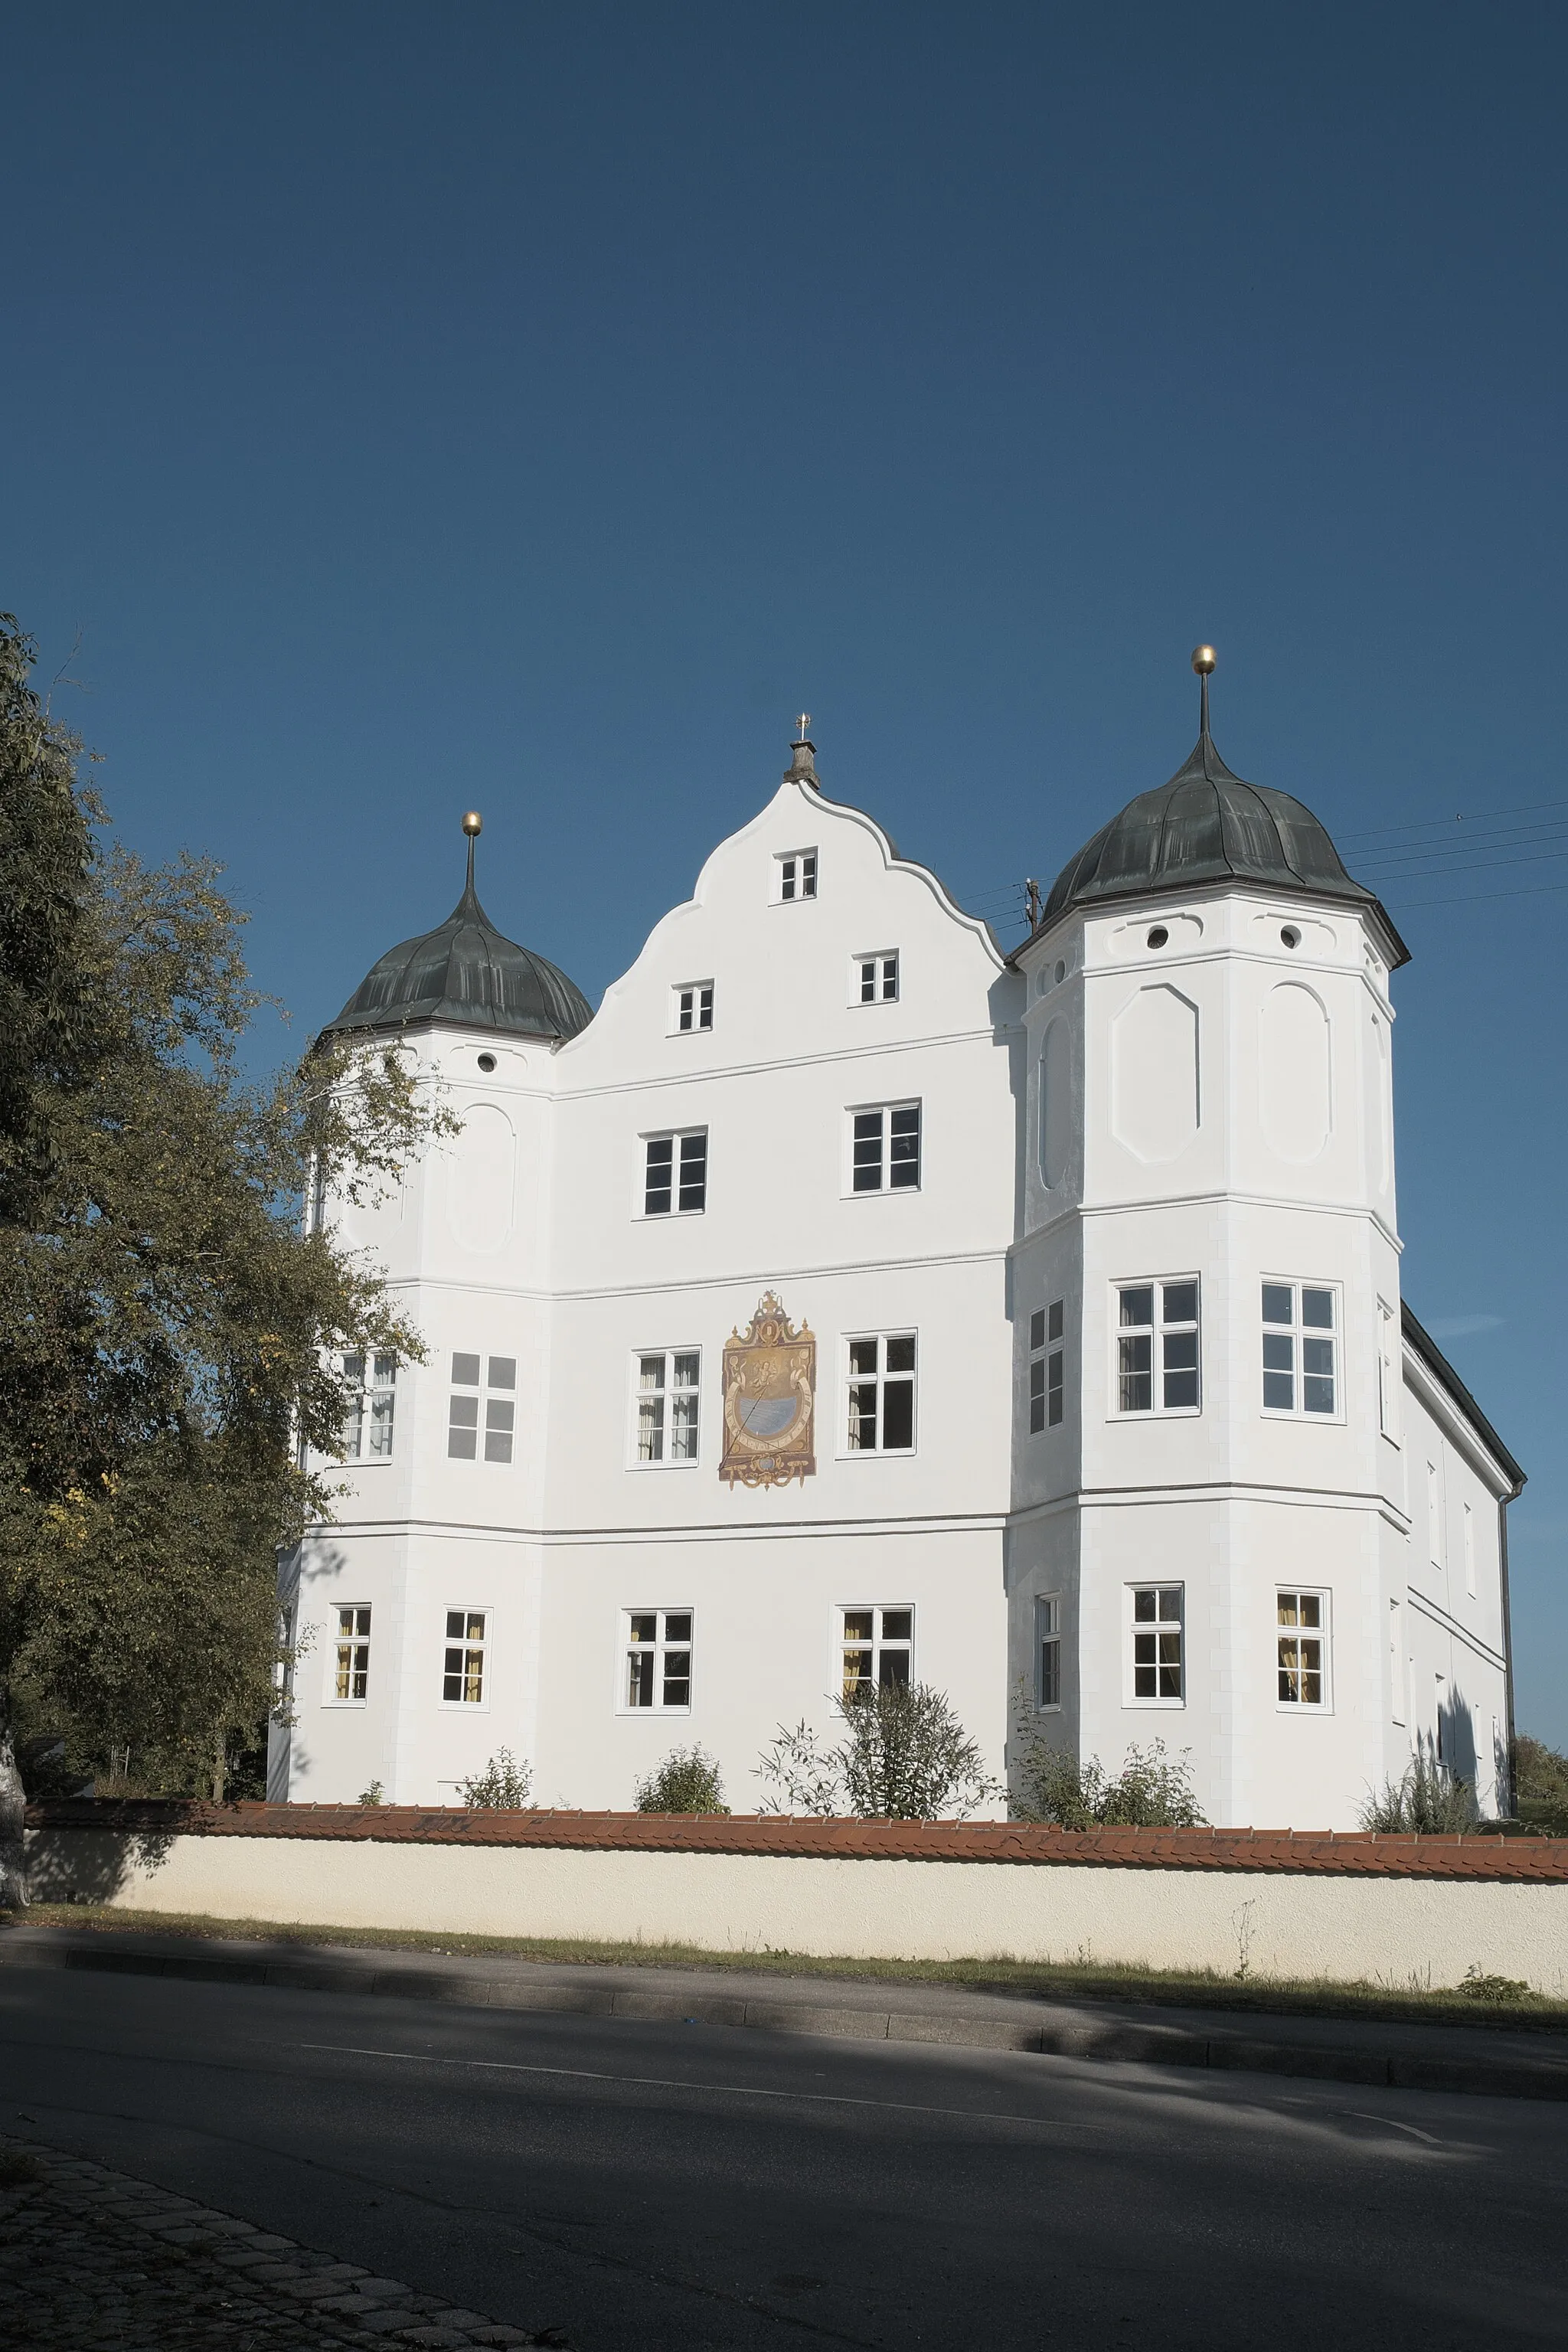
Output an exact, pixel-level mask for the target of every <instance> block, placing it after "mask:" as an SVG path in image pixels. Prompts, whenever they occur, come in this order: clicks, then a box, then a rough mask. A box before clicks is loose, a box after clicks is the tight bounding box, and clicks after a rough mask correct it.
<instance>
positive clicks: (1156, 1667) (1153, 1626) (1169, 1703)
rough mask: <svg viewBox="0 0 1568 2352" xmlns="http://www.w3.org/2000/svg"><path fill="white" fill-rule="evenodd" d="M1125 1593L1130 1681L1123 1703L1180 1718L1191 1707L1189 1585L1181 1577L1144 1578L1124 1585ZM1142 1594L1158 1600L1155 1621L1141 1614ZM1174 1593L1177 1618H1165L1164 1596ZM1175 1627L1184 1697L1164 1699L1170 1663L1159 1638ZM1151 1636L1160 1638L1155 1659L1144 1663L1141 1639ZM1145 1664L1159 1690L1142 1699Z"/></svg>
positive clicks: (1125, 1648)
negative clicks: (1140, 1685)
mask: <svg viewBox="0 0 1568 2352" xmlns="http://www.w3.org/2000/svg"><path fill="white" fill-rule="evenodd" d="M1122 1591H1123V1593H1124V1595H1125V1599H1124V1601H1123V1603H1122V1609H1123V1617H1124V1623H1125V1629H1126V1630H1125V1633H1124V1636H1123V1643H1122V1656H1123V1659H1124V1661H1125V1664H1124V1667H1123V1672H1124V1675H1125V1677H1126V1679H1125V1684H1124V1696H1123V1698H1122V1702H1121V1703H1122V1705H1123V1706H1135V1707H1142V1708H1147V1709H1148V1710H1149V1711H1150V1712H1151V1713H1153V1714H1163V1715H1176V1714H1180V1712H1181V1711H1182V1709H1183V1708H1184V1706H1186V1703H1187V1588H1186V1585H1185V1583H1184V1581H1183V1580H1182V1579H1181V1578H1179V1577H1140V1578H1138V1580H1136V1582H1133V1583H1130V1584H1126V1585H1124V1586H1123V1587H1122ZM1141 1592H1152V1593H1153V1594H1154V1595H1155V1596H1156V1603H1155V1613H1154V1615H1153V1616H1152V1617H1146V1618H1141V1617H1140V1616H1139V1614H1138V1595H1139V1594H1140V1593H1141ZM1169 1593H1174V1594H1175V1596H1176V1614H1175V1615H1174V1616H1173V1617H1171V1616H1162V1615H1161V1614H1160V1610H1161V1607H1162V1606H1163V1596H1164V1595H1166V1594H1169ZM1172 1627H1174V1628H1175V1632H1176V1637H1177V1671H1178V1672H1179V1674H1180V1675H1181V1679H1182V1689H1181V1696H1179V1697H1174V1698H1173V1697H1169V1696H1165V1697H1162V1696H1161V1695H1160V1689H1159V1684H1160V1680H1161V1677H1162V1676H1163V1675H1164V1674H1165V1673H1167V1672H1168V1671H1169V1662H1168V1660H1167V1659H1166V1658H1165V1657H1164V1656H1163V1647H1164V1645H1163V1643H1161V1642H1160V1641H1159V1639H1158V1637H1159V1635H1161V1634H1162V1633H1169V1632H1170V1631H1171V1629H1172ZM1151 1633H1152V1634H1153V1635H1154V1636H1155V1637H1156V1641H1155V1651H1154V1655H1153V1657H1152V1659H1149V1660H1145V1661H1140V1659H1139V1656H1138V1641H1139V1637H1140V1635H1143V1636H1148V1635H1149V1634H1151ZM1141 1664H1142V1665H1143V1666H1144V1668H1145V1670H1148V1669H1150V1668H1152V1672H1153V1674H1154V1679H1155V1687H1154V1690H1153V1693H1152V1695H1149V1696H1141V1695H1140V1693H1139V1689H1138V1674H1139V1669H1140V1665H1141Z"/></svg>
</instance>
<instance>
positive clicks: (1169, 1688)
mask: <svg viewBox="0 0 1568 2352" xmlns="http://www.w3.org/2000/svg"><path fill="white" fill-rule="evenodd" d="M1130 1590H1131V1596H1132V1696H1133V1697H1134V1698H1135V1699H1142V1700H1144V1701H1146V1702H1147V1701H1152V1702H1153V1703H1154V1704H1156V1705H1158V1704H1159V1703H1160V1702H1162V1701H1163V1702H1164V1703H1165V1704H1167V1705H1174V1704H1178V1703H1179V1702H1180V1701H1182V1700H1183V1699H1184V1698H1185V1696H1186V1661H1185V1659H1184V1655H1183V1643H1182V1587H1181V1586H1180V1585H1179V1584H1135V1585H1132V1586H1131V1588H1130Z"/></svg>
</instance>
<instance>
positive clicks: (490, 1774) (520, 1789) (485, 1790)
mask: <svg viewBox="0 0 1568 2352" xmlns="http://www.w3.org/2000/svg"><path fill="white" fill-rule="evenodd" d="M532 1786H533V1771H532V1768H531V1766H530V1765H528V1764H520V1763H518V1761H517V1759H515V1757H514V1756H513V1755H512V1752H511V1749H510V1748H497V1750H496V1752H495V1754H494V1755H493V1756H492V1757H491V1758H490V1760H489V1763H488V1764H487V1765H486V1766H485V1769H484V1770H483V1771H482V1772H476V1773H475V1775H474V1777H473V1779H472V1780H465V1781H464V1782H463V1783H462V1790H463V1802H464V1804H465V1805H474V1806H479V1807H482V1808H483V1809H484V1810H485V1811H489V1812H499V1813H521V1812H523V1811H526V1810H527V1809H528V1803H529V1790H531V1788H532Z"/></svg>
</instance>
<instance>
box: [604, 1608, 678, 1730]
mask: <svg viewBox="0 0 1568 2352" xmlns="http://www.w3.org/2000/svg"><path fill="white" fill-rule="evenodd" d="M691 1616H692V1612H691V1611H690V1610H689V1609H629V1610H628V1611H627V1612H626V1619H625V1636H626V1646H625V1678H624V1680H623V1681H622V1684H621V1704H622V1706H627V1707H644V1706H647V1707H651V1708H652V1709H653V1710H654V1712H655V1713H656V1714H659V1715H684V1714H687V1713H689V1710H690V1706H691Z"/></svg>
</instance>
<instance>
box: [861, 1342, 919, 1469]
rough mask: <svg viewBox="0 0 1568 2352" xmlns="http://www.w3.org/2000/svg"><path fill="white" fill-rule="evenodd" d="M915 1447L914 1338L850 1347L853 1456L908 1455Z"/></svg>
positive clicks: (863, 1343) (864, 1343)
mask: <svg viewBox="0 0 1568 2352" xmlns="http://www.w3.org/2000/svg"><path fill="white" fill-rule="evenodd" d="M914 1443H915V1335H914V1333H913V1332H912V1331H898V1332H892V1333H889V1334H884V1335H879V1336H878V1337H877V1338H875V1339H870V1338H868V1339H851V1340H850V1341H849V1451H850V1452H851V1454H910V1453H912V1452H913V1450H914Z"/></svg>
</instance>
